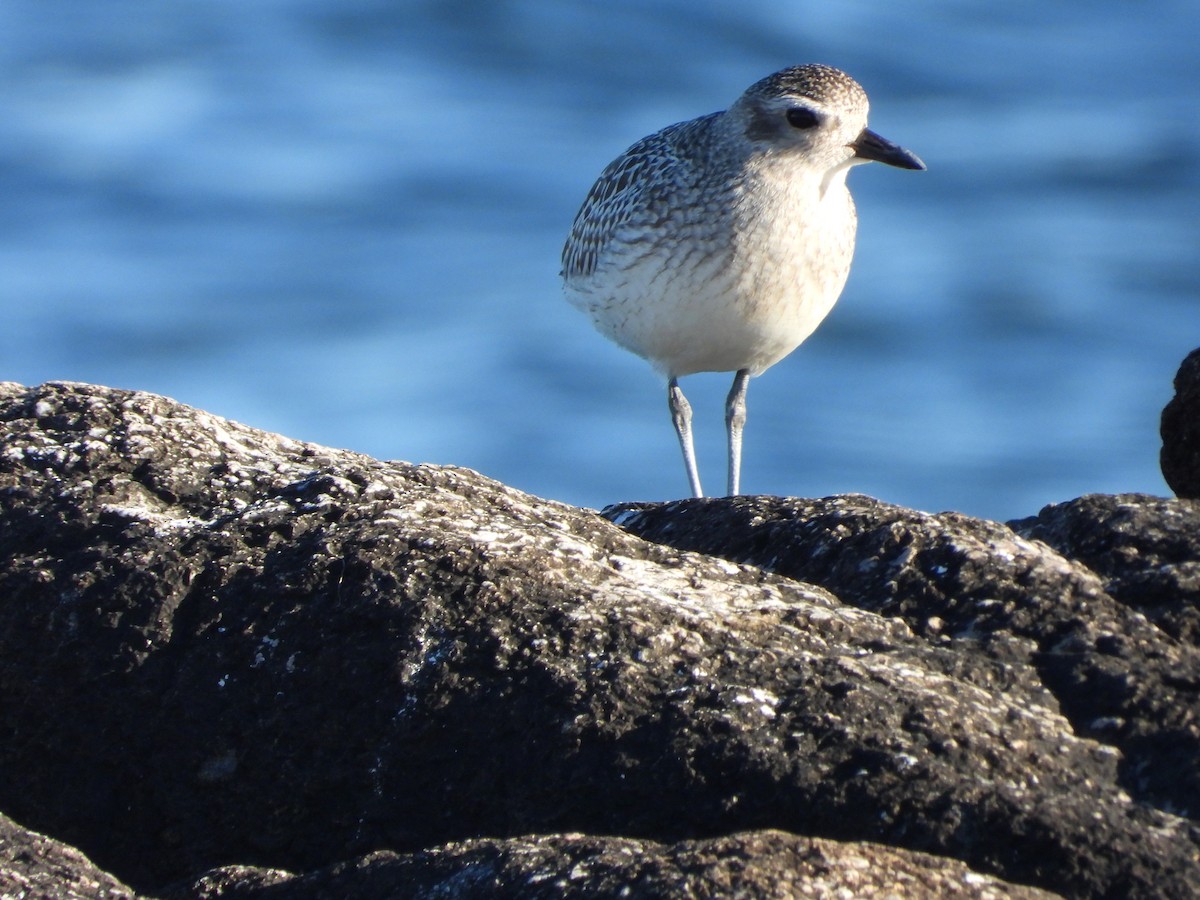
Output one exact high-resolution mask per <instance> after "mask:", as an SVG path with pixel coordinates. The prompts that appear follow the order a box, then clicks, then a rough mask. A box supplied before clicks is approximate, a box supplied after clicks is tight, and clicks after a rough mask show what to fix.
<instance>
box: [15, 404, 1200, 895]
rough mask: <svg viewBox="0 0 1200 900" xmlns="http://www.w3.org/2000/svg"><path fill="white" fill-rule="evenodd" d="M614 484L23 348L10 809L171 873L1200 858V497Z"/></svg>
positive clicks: (919, 885) (895, 865)
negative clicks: (758, 493)
mask: <svg viewBox="0 0 1200 900" xmlns="http://www.w3.org/2000/svg"><path fill="white" fill-rule="evenodd" d="M608 514H609V516H610V518H612V519H613V520H615V522H616V523H619V527H618V525H617V524H614V523H613V522H610V521H606V520H605V519H604V518H602V517H600V516H598V515H596V514H595V513H592V512H590V511H587V510H580V509H574V508H571V507H566V506H563V505H560V504H555V503H551V502H548V501H544V500H539V499H537V498H535V497H531V496H528V495H525V494H522V493H520V492H517V491H514V490H512V489H509V488H506V487H504V486H503V485H500V484H497V483H495V482H493V481H490V480H488V479H486V478H483V477H482V476H479V475H477V474H475V473H473V472H469V471H466V470H461V469H453V468H445V467H435V466H413V465H408V464H405V463H398V462H392V463H383V462H379V461H376V460H372V459H369V458H366V457H363V456H359V455H356V454H353V453H348V452H344V451H336V450H330V449H328V448H323V447H317V446H314V445H309V444H302V443H299V442H296V441H291V440H288V439H286V438H282V437H280V436H278V435H271V434H266V433H263V432H259V431H255V430H254V429H251V428H247V427H245V426H241V425H238V424H236V423H232V422H229V421H227V420H223V419H219V418H217V417H215V416H211V415H209V414H207V413H203V412H200V411H198V410H194V409H190V408H188V407H186V406H182V405H180V404H177V403H174V402H173V401H170V400H167V399H165V398H161V397H155V396H152V395H147V394H137V393H130V392H122V391H115V390H111V389H105V388H97V387H90V386H85V385H72V384H49V385H44V386H42V387H40V388H24V387H21V386H18V385H12V384H5V385H0V524H2V525H3V528H2V530H0V736H2V739H0V809H2V810H4V811H5V812H6V813H8V814H9V815H12V816H13V817H14V818H15V819H16V820H17V821H19V822H21V823H22V825H24V826H26V827H30V828H36V829H38V830H39V831H42V832H45V833H46V834H49V835H52V836H53V837H54V838H55V839H57V840H60V841H64V842H66V843H68V844H71V845H74V846H76V847H78V848H80V849H81V850H82V851H83V852H85V853H87V854H88V855H89V856H90V857H91V858H92V859H94V860H95V861H96V863H97V864H98V865H100V866H103V867H104V868H105V869H107V870H108V871H110V872H112V873H114V874H115V875H116V876H117V877H119V878H120V879H121V881H122V882H124V883H127V884H129V885H132V886H133V887H134V888H136V889H137V890H139V891H141V892H142V893H144V894H156V895H164V896H170V897H172V898H183V897H218V896H220V897H224V896H239V897H241V896H245V897H251V896H263V897H272V898H278V897H292V896H295V897H303V896H321V895H324V896H338V895H353V896H364V897H366V896H380V897H383V896H403V895H405V892H409V893H410V894H411V895H414V896H421V895H422V893H424V895H426V896H428V895H430V894H433V893H436V895H438V896H484V895H485V893H484V891H488V892H490V893H488V894H486V895H489V896H490V895H496V894H497V892H499V893H500V895H503V892H506V891H507V892H509V895H511V896H517V895H521V896H530V895H531V891H534V890H537V891H543V890H544V891H545V892H546V893H545V895H546V896H550V895H555V896H557V895H559V894H558V893H555V891H556V890H557V889H560V888H561V889H562V890H566V889H568V888H569V889H572V890H574V889H576V888H578V889H579V890H580V891H583V890H585V889H591V890H593V891H594V892H595V893H597V894H599V895H605V894H606V893H607V894H609V895H613V894H615V893H617V891H618V888H617V886H618V885H620V886H625V885H627V884H637V885H644V886H645V889H646V891H647V892H648V893H654V894H656V895H659V896H705V895H706V894H705V892H706V891H707V892H710V894H711V895H712V896H719V895H722V894H723V893H725V892H726V888H728V887H729V886H730V885H733V886H735V887H737V889H739V890H743V891H744V892H745V895H746V896H764V897H765V896H788V895H793V894H796V893H799V894H800V895H803V889H804V886H805V885H810V886H811V885H814V884H817V883H824V882H820V879H828V884H831V885H837V886H838V887H840V888H844V889H845V890H846V891H848V893H849V895H856V896H870V893H869V892H870V891H871V890H874V889H876V887H877V888H878V889H879V890H883V889H884V888H886V887H887V885H888V884H889V883H893V882H894V883H895V884H896V885H898V886H899V887H898V888H897V889H898V890H900V891H901V892H902V893H905V892H907V893H911V894H913V895H920V894H922V893H923V892H926V888H928V887H929V886H930V885H935V884H936V885H940V886H941V888H938V890H941V889H942V888H944V889H945V892H946V893H948V894H950V895H961V896H993V895H994V896H1006V895H1010V894H1006V893H1005V891H1009V892H1011V895H1014V896H1021V895H1025V896H1031V894H1029V893H1028V892H1026V893H1024V894H1022V891H1023V890H1024V888H1021V887H1020V885H1033V886H1040V887H1042V888H1046V889H1048V890H1052V891H1055V892H1058V893H1060V894H1063V895H1067V896H1077V897H1084V896H1145V897H1150V896H1155V897H1159V896H1166V897H1171V896H1177V897H1184V896H1190V895H1193V894H1194V892H1195V889H1196V887H1197V885H1200V862H1198V835H1197V830H1196V828H1195V824H1194V821H1193V818H1194V817H1195V815H1196V814H1197V810H1200V800H1198V797H1200V794H1198V790H1200V788H1198V785H1200V779H1198V777H1197V766H1198V762H1197V760H1200V754H1198V753H1197V750H1198V749H1200V748H1197V741H1198V738H1197V718H1196V711H1197V691H1198V690H1200V664H1198V663H1200V659H1198V655H1197V648H1196V645H1195V635H1196V629H1195V625H1194V615H1195V613H1194V610H1193V609H1192V606H1194V601H1195V597H1196V591H1195V578H1196V570H1195V567H1196V565H1197V563H1198V561H1200V553H1198V552H1197V547H1196V545H1195V535H1196V534H1197V531H1196V529H1195V528H1194V527H1192V526H1193V525H1194V524H1195V522H1196V517H1197V515H1198V513H1197V504H1196V503H1194V502H1193V501H1186V500H1170V501H1166V500H1161V499H1156V498H1148V497H1136V496H1128V497H1109V498H1104V497H1099V498H1083V499H1082V500H1080V501H1076V503H1075V504H1064V505H1062V506H1060V507H1051V508H1048V509H1047V510H1044V511H1043V512H1042V513H1041V514H1040V515H1039V516H1038V517H1036V518H1034V519H1030V520H1026V521H1023V522H1020V523H1013V524H1014V527H1015V529H1016V531H1014V530H1013V529H1012V528H1009V527H1007V526H1003V525H999V524H996V523H989V522H982V521H979V520H974V519H969V518H967V517H963V516H955V515H949V514H946V515H940V516H930V515H925V514H921V513H916V512H913V511H911V510H903V509H899V508H896V507H892V506H888V505H887V504H883V503H879V502H878V501H875V500H871V499H869V498H865V497H854V496H850V497H838V498H829V499H826V500H820V501H811V500H794V499H793V500H783V499H780V498H767V497H753V498H735V499H728V500H708V501H686V502H681V503H675V504H662V505H656V506H625V507H619V508H614V509H613V510H610V511H609V513H608ZM1018 532H1019V533H1018ZM531 835H542V836H541V837H532V836H531ZM598 835H620V836H621V837H605V838H601V837H598ZM3 859H4V862H3V865H4V866H5V867H6V869H7V868H9V867H11V865H12V863H11V861H9V860H8V858H3ZM956 860H957V862H956ZM85 862H86V860H85ZM205 873H207V874H205ZM789 879H790V881H789ZM854 879H858V880H857V881H855V880H854ZM889 879H891V881H889ZM1005 882H1008V884H1005ZM114 883H115V882H114ZM535 886H536V887H535ZM564 886H566V887H564ZM118 888H119V889H124V888H121V887H120V885H119V884H118ZM929 889H930V890H933V888H929ZM989 891H990V892H993V893H991V894H989V893H987V892H989ZM532 895H535V896H536V895H537V894H532ZM816 895H819V893H818V894H816Z"/></svg>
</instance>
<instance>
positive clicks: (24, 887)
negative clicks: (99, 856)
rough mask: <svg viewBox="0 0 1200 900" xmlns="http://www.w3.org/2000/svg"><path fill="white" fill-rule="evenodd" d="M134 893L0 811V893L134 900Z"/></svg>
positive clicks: (44, 898)
mask: <svg viewBox="0 0 1200 900" xmlns="http://www.w3.org/2000/svg"><path fill="white" fill-rule="evenodd" d="M134 896H135V895H134V893H133V891H132V890H130V889H129V888H128V887H126V886H125V885H123V884H121V882H119V881H117V879H115V878H113V877H112V876H111V875H109V874H108V873H107V872H102V871H101V870H100V869H98V868H96V866H94V865H93V864H92V861H91V860H90V859H88V858H87V857H86V856H84V855H83V854H82V853H80V852H79V851H78V850H76V849H75V848H74V847H68V846H67V845H65V844H61V843H59V842H58V841H56V840H54V839H53V838H49V837H46V836H45V835H44V834H38V833H37V832H34V831H29V830H28V829H26V828H22V827H21V826H20V825H18V824H17V823H16V822H14V821H13V820H12V819H10V818H8V816H5V815H2V814H0V897H3V898H5V900H8V898H13V900H18V898H19V900H134Z"/></svg>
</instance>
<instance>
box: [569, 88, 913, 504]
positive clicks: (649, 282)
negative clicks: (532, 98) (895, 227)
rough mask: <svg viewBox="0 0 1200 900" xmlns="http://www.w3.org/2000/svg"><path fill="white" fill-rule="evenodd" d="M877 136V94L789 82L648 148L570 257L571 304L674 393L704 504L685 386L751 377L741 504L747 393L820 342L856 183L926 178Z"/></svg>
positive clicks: (735, 426)
mask: <svg viewBox="0 0 1200 900" xmlns="http://www.w3.org/2000/svg"><path fill="white" fill-rule="evenodd" d="M866 122H867V97H866V94H865V93H864V92H863V89H862V88H861V87H860V86H859V85H858V83H857V82H855V81H854V80H853V79H852V78H850V76H848V75H846V74H845V73H843V72H841V71H839V70H837V69H833V68H830V67H828V66H819V65H808V66H797V67H794V68H790V69H784V70H783V71H781V72H776V73H775V74H773V75H770V76H768V77H767V78H764V79H762V80H761V81H759V82H757V83H755V84H754V85H752V86H751V87H750V88H748V89H747V90H746V91H745V93H743V94H742V96H741V97H740V98H739V99H738V100H737V102H735V103H734V104H733V106H731V107H730V108H729V109H728V110H727V111H725V112H719V113H713V114H711V115H707V116H702V117H701V118H698V119H693V120H691V121H688V122H682V123H679V124H677V125H672V126H670V127H668V128H664V129H663V130H662V131H659V132H657V133H655V134H652V135H650V136H649V137H645V138H643V139H642V140H640V141H638V142H637V143H636V144H634V145H633V146H632V147H630V148H629V149H628V150H627V151H625V153H624V154H622V155H621V156H620V157H618V158H617V159H616V160H614V161H613V162H612V163H610V164H609V166H608V167H607V168H606V169H605V170H604V171H603V172H602V173H601V175H600V177H599V179H598V180H597V181H596V183H595V184H594V185H593V186H592V189H591V191H589V192H588V195H587V197H586V199H585V200H584V202H583V206H582V207H581V209H580V210H579V213H578V214H577V215H576V217H575V221H574V224H573V226H572V228H571V233H570V236H569V237H568V239H567V242H566V245H565V246H564V248H563V257H562V261H563V278H564V287H565V292H566V295H567V298H568V299H569V300H570V301H571V303H572V304H574V305H575V306H576V307H578V308H579V309H581V310H583V311H584V312H586V313H587V314H588V315H589V316H590V317H591V319H592V322H593V324H594V325H595V326H596V327H597V328H598V329H599V330H600V331H601V333H603V334H604V335H605V336H607V337H609V338H611V339H612V340H614V341H616V342H617V343H618V344H620V345H621V346H623V347H626V348H627V349H629V350H631V351H633V352H634V353H637V354H638V355H640V356H642V357H644V358H645V359H647V360H649V361H650V362H651V363H652V364H653V365H654V366H655V367H656V368H657V369H659V370H660V371H661V372H663V373H664V374H665V375H666V376H667V378H668V379H669V386H670V391H671V394H670V397H671V409H672V414H673V416H674V418H675V422H676V428H677V430H678V431H679V437H680V442H681V444H682V445H683V450H684V457H685V461H686V462H687V464H688V470H689V479H690V481H691V482H692V488H693V492H694V493H697V494H698V493H699V492H700V491H699V478H698V476H697V474H696V472H695V465H694V455H693V454H692V453H691V450H690V443H691V432H690V410H687V409H686V401H685V400H683V398H682V392H681V391H679V389H678V385H677V382H676V379H677V378H678V377H680V376H683V375H689V374H692V373H694V372H705V371H716V372H723V371H733V372H738V373H739V376H738V379H736V380H735V392H731V395H730V399H729V403H728V404H727V422H729V423H730V457H731V460H730V492H731V493H735V492H736V488H737V472H736V469H737V463H738V461H739V460H738V459H737V458H736V457H737V456H739V455H740V422H739V421H737V420H738V419H739V415H740V418H744V400H743V395H744V392H745V382H746V380H747V379H748V377H749V376H752V375H758V374H760V373H761V372H763V371H764V370H765V369H767V368H768V367H770V366H771V365H774V364H775V363H776V362H778V361H779V360H780V359H782V358H783V357H784V356H786V355H787V354H788V353H790V352H791V351H792V350H794V349H795V348H796V347H797V346H798V345H799V344H800V343H801V342H802V341H803V340H804V339H805V338H807V337H808V336H809V334H811V333H812V331H813V329H815V328H816V326H817V325H818V324H819V323H820V322H821V320H822V319H824V318H825V316H826V315H827V314H828V312H829V310H830V309H831V308H832V307H833V304H834V303H835V302H836V300H837V298H838V295H839V294H840V293H841V290H842V287H843V285H844V284H845V281H846V277H847V275H848V274H849V270H850V260H851V257H852V255H853V252H854V235H855V229H856V224H857V219H856V214H855V209H854V202H853V200H852V199H851V197H850V193H849V191H848V190H847V189H846V186H845V176H846V172H847V171H848V170H849V168H850V167H851V166H853V165H854V164H856V163H858V162H866V161H868V160H869V159H879V160H882V161H885V162H890V163H891V164H893V165H901V166H904V167H907V168H920V167H922V166H921V163H920V161H919V160H917V159H916V158H915V157H913V156H912V155H911V154H909V153H907V151H903V150H901V149H900V148H898V147H896V146H895V145H892V144H889V143H888V142H886V141H883V140H882V139H881V138H879V137H878V135H875V134H874V133H873V132H870V131H868V130H867V129H866ZM739 385H740V387H739ZM735 393H736V394H737V396H735ZM739 404H740V405H741V411H740V413H739V410H738V409H737V407H738V406H739ZM735 442H736V446H735Z"/></svg>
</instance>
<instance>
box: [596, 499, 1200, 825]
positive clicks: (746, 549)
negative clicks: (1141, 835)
mask: <svg viewBox="0 0 1200 900" xmlns="http://www.w3.org/2000/svg"><path fill="white" fill-rule="evenodd" d="M607 514H608V515H609V516H610V518H613V519H614V520H616V521H618V522H620V523H621V524H622V525H623V526H624V527H626V528H627V529H629V530H630V531H633V532H634V533H636V534H638V535H640V536H642V537H645V538H647V539H649V540H655V541H659V542H662V543H666V544H670V545H671V546H673V547H676V548H678V549H684V550H691V551H696V552H700V553H710V554H714V555H719V556H721V557H723V558H725V559H729V560H731V561H734V562H738V563H748V564H753V565H756V566H759V567H761V568H764V569H766V570H769V571H773V572H777V573H780V574H784V575H788V576H789V577H792V578H795V579H797V580H801V581H806V582H810V583H813V584H817V585H820V586H821V587H824V588H825V589H826V590H829V591H830V592H832V593H833V594H835V595H836V596H837V597H838V598H839V599H841V600H842V601H844V602H846V603H849V604H852V605H853V606H856V607H859V608H862V609H867V610H872V611H876V612H879V613H881V614H883V615H886V616H889V617H897V618H899V619H901V620H903V621H904V622H905V623H906V624H907V625H908V626H909V627H910V628H912V629H913V631H914V632H916V633H917V634H920V635H922V636H924V637H925V638H927V639H928V640H929V641H930V642H931V644H932V645H933V646H938V645H941V646H946V647H952V648H954V649H955V650H956V653H955V658H956V665H958V666H960V667H961V671H960V673H959V674H960V677H961V676H964V675H965V676H969V677H970V678H971V679H972V680H973V681H979V680H980V679H981V678H982V677H985V676H982V675H980V674H979V672H976V671H974V670H975V669H977V668H981V669H982V671H983V672H984V673H987V672H991V671H995V672H997V673H1002V676H1001V677H1002V678H1003V680H1004V681H1008V682H1010V684H1008V685H1007V687H1006V688H1005V689H1006V691H1007V693H1008V695H1009V696H1010V697H1011V696H1013V694H1014V692H1016V691H1021V692H1023V693H1026V694H1027V696H1028V700H1027V703H1029V704H1034V703H1038V704H1044V705H1047V706H1049V707H1050V708H1053V709H1055V710H1060V711H1061V712H1062V713H1063V715H1065V716H1066V718H1067V719H1068V720H1069V722H1070V728H1071V729H1072V731H1073V732H1074V733H1077V734H1081V735H1088V736H1091V737H1094V738H1096V739H1097V740H1099V741H1101V742H1102V743H1103V745H1105V746H1112V747H1114V748H1117V749H1119V750H1120V751H1121V753H1122V755H1121V761H1120V767H1119V773H1120V777H1119V779H1118V783H1119V784H1120V786H1121V787H1122V788H1123V789H1125V790H1127V791H1129V792H1130V793H1131V794H1132V795H1133V797H1134V798H1135V799H1136V800H1138V801H1139V802H1142V803H1147V804H1150V805H1152V806H1156V807H1159V808H1163V809H1168V810H1171V811H1173V812H1179V813H1182V814H1184V815H1186V816H1188V817H1189V818H1195V817H1196V816H1197V814H1200V764H1198V761H1200V731H1198V730H1197V728H1196V726H1195V724H1194V723H1196V722H1197V721H1200V702H1197V695H1196V691H1197V689H1198V688H1200V652H1198V650H1197V642H1196V634H1197V631H1196V624H1195V623H1196V615H1197V613H1196V609H1195V600H1196V598H1197V597H1198V596H1200V591H1198V590H1197V588H1198V587H1200V504H1196V503H1193V502H1191V501H1184V500H1161V499H1158V498H1153V497H1147V496H1141V495H1124V496H1117V497H1096V498H1083V499H1082V500H1079V501H1075V503H1073V504H1064V506H1063V507H1061V508H1056V507H1048V508H1047V509H1046V510H1043V512H1042V513H1041V515H1039V516H1038V517H1036V518H1033V519H1027V520H1024V521H1022V522H1017V523H1013V525H1014V526H1015V527H1016V529H1017V531H1013V530H1012V529H1010V528H1008V527H1006V526H1003V525H999V524H996V523H992V522H985V521H982V520H978V519H972V518H969V517H967V516H962V515H958V514H955V513H943V514H941V515H929V514H926V513H919V512H914V511H912V510H907V509H903V508H901V507H896V506H891V505H889V504H885V503H881V502H879V501H877V500H873V499H871V498H869V497H859V496H844V497H833V498H827V499H824V500H797V499H789V498H777V497H742V498H734V499H730V500H716V501H708V502H703V503H697V502H691V501H684V502H680V503H675V504H662V505H644V504H625V505H621V506H617V507H613V508H611V509H610V510H608V511H607ZM1072 526H1073V528H1072ZM1022 535H1024V537H1022ZM1026 538H1039V539H1042V540H1045V541H1046V542H1047V543H1048V544H1050V545H1052V546H1047V544H1044V543H1041V542H1039V541H1036V540H1034V541H1031V540H1027V539H1026ZM1089 566H1091V567H1094V568H1090V567H1089ZM1101 576H1103V578H1102V577H1101ZM1109 591H1111V593H1109ZM1151 612H1152V613H1153V621H1148V620H1147V614H1148V613H1151ZM984 684H985V685H986V686H993V685H990V684H988V683H987V682H986V681H985V682H984ZM997 686H1001V687H1004V685H1003V683H1002V682H1001V683H999V684H998V685H997ZM1042 691H1045V692H1048V693H1049V695H1050V696H1049V697H1046V696H1039V692H1042Z"/></svg>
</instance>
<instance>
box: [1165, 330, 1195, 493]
mask: <svg viewBox="0 0 1200 900" xmlns="http://www.w3.org/2000/svg"><path fill="white" fill-rule="evenodd" d="M1160 432H1161V434H1162V442H1163V445H1162V451H1161V453H1160V454H1159V465H1161V466H1162V473H1163V478H1165V479H1166V481H1167V484H1168V485H1170V487H1171V490H1173V491H1174V492H1175V494H1176V495H1177V496H1179V497H1192V498H1196V497H1200V348H1197V349H1195V350H1193V351H1192V352H1191V353H1189V354H1188V355H1187V356H1186V357H1185V358H1184V360H1183V362H1182V363H1181V364H1180V366H1179V372H1178V373H1177V374H1176V375H1175V396H1174V397H1172V398H1171V401H1170V402H1169V403H1168V404H1167V405H1166V407H1165V408H1164V409H1163V412H1162V422H1161V425H1160Z"/></svg>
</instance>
